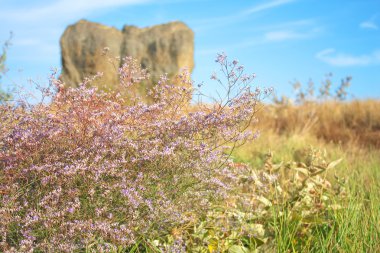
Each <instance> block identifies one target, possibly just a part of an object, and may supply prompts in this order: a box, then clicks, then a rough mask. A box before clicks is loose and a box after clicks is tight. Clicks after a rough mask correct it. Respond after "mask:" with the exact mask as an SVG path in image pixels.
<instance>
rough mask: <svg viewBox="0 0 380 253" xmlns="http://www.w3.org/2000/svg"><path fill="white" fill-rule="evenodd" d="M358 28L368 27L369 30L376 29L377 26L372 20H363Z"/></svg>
mask: <svg viewBox="0 0 380 253" xmlns="http://www.w3.org/2000/svg"><path fill="white" fill-rule="evenodd" d="M359 26H360V28H363V29H370V30H378V29H379V27H378V26H377V25H376V24H375V22H373V21H364V22H361V23H360V25H359Z"/></svg>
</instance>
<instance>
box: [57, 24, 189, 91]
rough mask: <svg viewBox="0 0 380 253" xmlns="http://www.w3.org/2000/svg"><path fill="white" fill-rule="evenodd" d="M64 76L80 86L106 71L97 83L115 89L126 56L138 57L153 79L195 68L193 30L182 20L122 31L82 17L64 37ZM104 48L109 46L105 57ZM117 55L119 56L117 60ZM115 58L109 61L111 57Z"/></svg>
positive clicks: (65, 79) (125, 27)
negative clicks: (118, 72)
mask: <svg viewBox="0 0 380 253" xmlns="http://www.w3.org/2000/svg"><path fill="white" fill-rule="evenodd" d="M60 44H61V51H62V75H61V79H62V80H63V81H64V82H65V84H66V85H67V86H78V85H79V83H81V82H82V81H83V79H84V78H85V77H89V76H92V75H95V74H96V73H97V72H103V73H104V75H103V78H102V79H100V80H99V81H97V82H96V83H95V85H97V86H99V87H100V88H101V89H104V90H108V89H114V88H115V87H116V85H117V83H118V75H117V69H118V68H119V67H120V66H121V64H122V59H123V57H125V56H132V57H133V58H135V59H137V60H138V61H139V62H140V63H141V65H142V66H143V67H144V68H148V71H149V73H150V77H151V81H150V82H147V83H145V85H144V86H143V87H140V91H141V92H142V93H145V88H146V85H148V86H150V85H151V84H152V83H155V82H156V81H157V80H158V78H159V76H160V75H162V74H164V73H168V75H169V76H173V75H174V74H176V73H178V72H179V70H180V69H181V68H183V67H188V68H189V70H190V71H192V70H193V67H194V33H193V31H192V30H191V29H190V28H189V27H188V26H186V25H185V24H184V23H182V22H171V23H168V24H163V25H158V26H153V27H148V28H141V29H140V28H137V27H135V26H124V28H123V30H122V31H120V30H117V29H116V28H112V27H108V26H104V25H101V24H97V23H93V22H89V21H86V20H80V21H79V22H77V23H76V24H74V25H71V26H69V27H67V29H66V30H65V32H64V33H63V35H62V37H61V41H60ZM104 48H109V52H108V54H109V55H108V56H110V57H106V56H104V53H103V51H104ZM116 57H118V59H115V58H116ZM110 58H113V61H112V62H110V61H109V59H110Z"/></svg>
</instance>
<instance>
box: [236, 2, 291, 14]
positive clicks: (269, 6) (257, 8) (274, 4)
mask: <svg viewBox="0 0 380 253" xmlns="http://www.w3.org/2000/svg"><path fill="white" fill-rule="evenodd" d="M294 1H295V0H275V1H271V2H267V3H262V4H258V5H255V6H253V7H251V8H250V9H248V10H246V11H245V12H243V14H244V15H249V14H252V13H256V12H260V11H264V10H268V9H272V8H276V7H278V6H281V5H285V4H288V3H291V2H294Z"/></svg>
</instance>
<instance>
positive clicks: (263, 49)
mask: <svg viewBox="0 0 380 253" xmlns="http://www.w3.org/2000/svg"><path fill="white" fill-rule="evenodd" d="M0 5H1V8H0V23H1V26H0V42H2V43H3V42H4V41H6V40H7V39H8V38H9V36H10V32H12V33H13V37H12V39H11V44H12V45H11V46H10V47H9V50H8V53H7V61H6V66H7V68H8V69H9V71H8V73H7V74H6V76H4V77H3V79H2V81H1V83H2V86H3V89H4V90H7V89H9V88H11V87H12V83H17V84H19V85H22V86H24V87H27V86H28V85H29V83H28V81H27V80H28V79H32V80H34V81H35V82H38V83H42V84H43V83H47V77H48V76H49V74H50V69H51V68H52V67H57V68H58V69H59V68H60V67H61V63H60V47H59V39H60V36H61V35H62V34H63V32H64V30H65V28H66V27H67V26H68V25H70V24H73V23H75V22H77V21H78V20H80V19H87V20H89V21H93V22H98V23H102V24H104V25H107V26H113V27H116V28H117V29H121V28H122V27H123V25H135V26H138V27H147V26H153V25H156V24H162V23H166V22H170V21H175V20H179V21H183V22H185V23H186V24H187V25H188V26H189V27H190V28H191V29H192V30H193V31H194V33H195V69H194V72H193V79H194V81H195V83H201V82H204V85H205V86H204V87H205V89H206V90H208V91H210V92H212V91H213V90H215V89H216V87H217V86H216V83H215V82H212V81H211V80H210V75H211V74H212V72H213V71H217V70H218V66H217V65H216V64H215V62H214V59H215V56H216V54H217V53H218V52H225V53H226V54H227V55H228V56H229V57H230V58H231V59H234V58H236V59H238V60H239V62H240V63H242V64H243V65H244V66H245V67H246V69H247V71H249V72H254V73H256V75H257V79H256V81H255V84H256V85H259V86H265V87H268V86H273V87H274V89H275V92H276V94H277V95H278V96H281V95H286V96H290V97H292V96H293V97H294V94H293V89H292V85H291V84H290V83H292V82H294V81H295V80H299V81H300V82H302V83H307V82H308V81H309V79H312V80H313V81H314V82H315V83H316V85H317V86H318V85H319V84H320V82H321V81H322V80H324V78H325V75H326V74H327V73H333V76H332V78H331V80H332V82H333V89H335V87H337V86H338V85H339V83H340V79H341V78H344V77H346V76H352V77H353V80H352V85H351V87H350V89H349V91H350V95H349V98H350V97H351V98H352V97H354V98H359V99H366V98H379V97H380V44H379V42H380V29H379V26H380V1H379V0H364V1H363V0H349V1H347V0H334V1H318V0H268V1H262V0H260V1H243V0H240V1H238V0H237V1H216V0H215V1H214V0H209V1H201V0H162V1H150V0H108V1H101V0H95V1H94V0H92V1H90V0H81V1H78V0H77V1H74V0H60V1H46V0H40V1H38V0H33V1H30V0H28V1H26V0H21V1H10V0H1V1H0Z"/></svg>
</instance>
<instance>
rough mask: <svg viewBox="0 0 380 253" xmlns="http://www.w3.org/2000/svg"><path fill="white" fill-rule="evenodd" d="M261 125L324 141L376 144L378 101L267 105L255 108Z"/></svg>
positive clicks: (379, 144)
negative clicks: (260, 108) (262, 107)
mask: <svg viewBox="0 0 380 253" xmlns="http://www.w3.org/2000/svg"><path fill="white" fill-rule="evenodd" d="M258 118H259V119H260V128H261V129H264V130H265V129H271V130H273V131H274V132H276V133H278V134H280V135H292V134H295V133H296V134H301V135H302V134H306V133H307V134H311V135H313V136H315V137H317V138H319V139H323V140H325V141H326V142H334V143H342V144H349V143H351V144H355V145H358V146H361V147H365V146H372V147H376V148H380V101H379V100H363V101H351V102H337V101H327V102H323V103H315V102H308V103H304V104H302V105H269V106H266V107H264V109H263V110H261V111H260V112H259V115H258Z"/></svg>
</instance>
